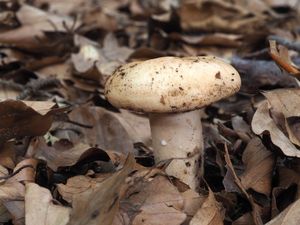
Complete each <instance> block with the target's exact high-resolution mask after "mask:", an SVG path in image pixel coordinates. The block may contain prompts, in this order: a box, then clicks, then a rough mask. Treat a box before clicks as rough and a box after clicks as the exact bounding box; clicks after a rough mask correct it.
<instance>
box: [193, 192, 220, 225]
mask: <svg viewBox="0 0 300 225" xmlns="http://www.w3.org/2000/svg"><path fill="white" fill-rule="evenodd" d="M224 217H225V216H224V211H223V212H222V207H221V205H220V204H219V203H218V202H217V201H216V199H215V196H214V193H213V192H212V191H211V190H210V188H209V193H208V197H207V198H206V200H205V201H204V202H203V204H202V205H201V207H200V209H199V210H198V211H197V213H196V214H195V215H194V217H193V218H192V220H191V222H190V225H198V224H201V225H202V224H203V225H219V224H220V225H221V224H223V220H224Z"/></svg>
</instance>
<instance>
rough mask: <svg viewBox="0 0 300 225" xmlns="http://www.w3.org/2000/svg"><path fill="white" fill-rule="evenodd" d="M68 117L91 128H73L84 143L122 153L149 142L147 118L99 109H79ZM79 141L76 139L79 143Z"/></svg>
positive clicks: (124, 112)
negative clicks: (136, 143)
mask: <svg viewBox="0 0 300 225" xmlns="http://www.w3.org/2000/svg"><path fill="white" fill-rule="evenodd" d="M69 118H70V120H72V121H77V122H79V123H81V124H85V125H90V126H92V128H83V127H78V126H76V127H74V126H73V128H74V129H76V130H78V131H79V132H80V133H81V134H82V135H83V137H80V138H81V141H82V140H83V142H84V143H86V144H90V145H91V146H98V147H99V148H101V149H109V150H110V149H111V150H114V151H119V152H123V153H127V152H132V151H133V143H134V142H145V143H147V142H149V139H150V136H151V135H150V125H149V121H148V119H147V118H143V117H141V116H138V115H135V114H132V113H130V112H127V111H123V112H121V113H114V112H111V111H108V110H105V109H104V108H100V107H87V106H85V107H78V108H76V109H74V110H73V111H72V112H71V113H70V114H69ZM76 141H77V140H74V142H76Z"/></svg>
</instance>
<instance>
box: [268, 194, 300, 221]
mask: <svg viewBox="0 0 300 225" xmlns="http://www.w3.org/2000/svg"><path fill="white" fill-rule="evenodd" d="M299 221H300V200H297V201H296V202H294V203H292V204H291V205H290V206H289V207H287V208H286V209H285V210H284V211H282V212H281V213H280V214H279V215H278V216H276V217H275V218H274V219H272V220H271V221H269V222H268V223H266V225H298V224H299Z"/></svg>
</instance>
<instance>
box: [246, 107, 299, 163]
mask: <svg viewBox="0 0 300 225" xmlns="http://www.w3.org/2000/svg"><path fill="white" fill-rule="evenodd" d="M252 130H253V132H254V133H256V134H262V133H263V132H264V131H268V132H269V133H270V137H271V139H272V142H273V143H274V144H275V145H276V146H278V147H279V148H280V149H281V150H282V152H283V153H284V154H285V155H287V156H294V157H300V151H299V150H298V149H297V148H296V147H295V146H294V145H293V144H292V142H291V141H290V140H289V138H288V137H286V136H285V134H284V133H283V132H282V131H281V130H280V129H279V128H278V127H277V126H276V123H275V122H274V121H273V119H272V118H271V117H270V113H269V106H268V102H264V103H262V104H261V105H260V106H259V107H258V108H257V110H256V112H255V114H254V116H253V119H252Z"/></svg>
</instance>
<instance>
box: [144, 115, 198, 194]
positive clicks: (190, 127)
mask: <svg viewBox="0 0 300 225" xmlns="http://www.w3.org/2000/svg"><path fill="white" fill-rule="evenodd" d="M150 126H151V133H152V146H153V149H154V158H155V161H156V163H157V162H160V161H163V160H168V159H173V160H172V161H171V163H170V164H169V166H168V167H167V169H166V173H167V174H168V175H171V176H174V177H176V178H178V179H180V180H181V181H183V182H184V183H186V184H188V185H189V186H190V188H192V189H194V190H195V189H196V188H197V186H198V182H199V181H198V177H197V175H200V176H201V175H202V174H201V172H202V171H199V170H198V169H199V160H201V161H202V153H203V137H202V126H201V118H200V112H199V110H195V111H190V112H183V113H167V114H158V113H152V114H150ZM200 165H201V166H202V163H200Z"/></svg>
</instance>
